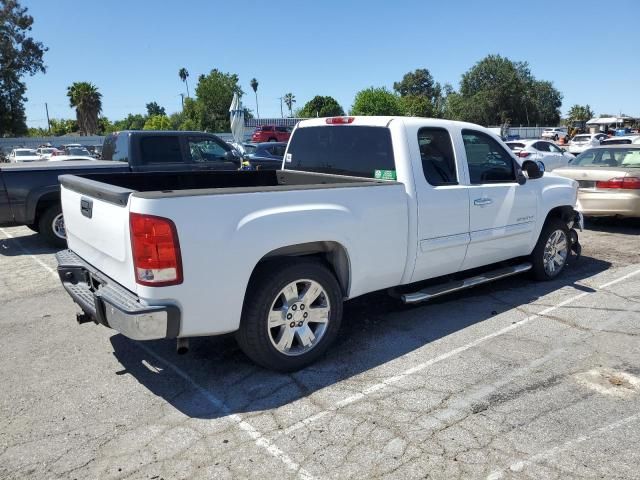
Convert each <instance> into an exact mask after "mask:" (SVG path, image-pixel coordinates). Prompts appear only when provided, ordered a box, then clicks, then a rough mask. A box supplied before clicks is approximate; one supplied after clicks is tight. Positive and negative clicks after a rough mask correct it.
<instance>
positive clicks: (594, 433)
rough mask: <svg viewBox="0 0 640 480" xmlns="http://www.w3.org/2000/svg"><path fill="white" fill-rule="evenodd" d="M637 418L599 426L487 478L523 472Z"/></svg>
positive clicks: (632, 416) (496, 479) (638, 416)
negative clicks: (505, 473)
mask: <svg viewBox="0 0 640 480" xmlns="http://www.w3.org/2000/svg"><path fill="white" fill-rule="evenodd" d="M636 420H640V414H637V415H631V416H630V417H626V418H623V419H622V420H618V421H617V422H613V423H610V424H609V425H605V426H604V427H600V428H597V429H595V430H593V431H591V432H590V433H589V434H587V435H580V436H579V437H577V438H574V439H573V440H569V441H568V442H565V443H563V444H562V445H559V446H557V447H553V448H551V449H549V450H546V451H544V452H540V453H537V454H536V455H533V456H531V457H529V458H528V459H527V460H521V461H519V462H514V463H512V464H511V465H509V466H508V467H507V468H502V469H499V470H494V471H493V472H491V473H490V474H489V475H487V480H498V479H500V478H502V477H503V476H504V472H506V471H507V470H511V471H512V472H521V471H522V470H524V468H525V467H528V466H530V465H533V464H535V463H537V462H539V461H540V460H544V459H548V458H551V457H553V456H554V455H556V454H558V453H560V452H563V451H565V450H567V449H568V448H571V447H573V446H574V445H578V444H580V443H582V442H586V441H587V440H591V439H592V438H595V437H599V436H600V435H602V434H603V433H606V432H610V431H612V430H616V429H617V428H619V427H623V426H625V425H628V424H629V423H632V422H635V421H636Z"/></svg>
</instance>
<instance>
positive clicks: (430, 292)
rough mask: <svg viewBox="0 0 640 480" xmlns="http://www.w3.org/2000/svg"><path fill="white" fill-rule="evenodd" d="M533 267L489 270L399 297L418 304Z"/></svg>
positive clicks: (525, 265) (524, 265)
mask: <svg viewBox="0 0 640 480" xmlns="http://www.w3.org/2000/svg"><path fill="white" fill-rule="evenodd" d="M532 267H533V265H531V263H529V262H526V263H521V264H519V265H514V266H513V267H505V268H499V269H497V270H491V271H489V272H487V273H484V274H482V275H477V276H475V277H469V278H465V279H464V280H456V281H454V282H448V283H445V284H442V285H435V286H433V287H427V288H424V289H422V290H418V291H417V292H413V293H405V294H403V295H401V296H400V298H401V299H402V301H403V302H404V303H418V302H424V301H427V300H431V299H432V298H435V297H439V296H441V295H446V294H447V293H452V292H457V291H458V290H464V289H465V288H470V287H475V286H476V285H482V284H483V283H489V282H493V281H494V280H498V279H500V278H505V277H510V276H511V275H517V274H518V273H522V272H526V271H528V270H531V268H532Z"/></svg>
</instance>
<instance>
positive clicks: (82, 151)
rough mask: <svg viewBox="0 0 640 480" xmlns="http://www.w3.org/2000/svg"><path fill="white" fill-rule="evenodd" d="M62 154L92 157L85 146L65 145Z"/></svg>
mask: <svg viewBox="0 0 640 480" xmlns="http://www.w3.org/2000/svg"><path fill="white" fill-rule="evenodd" d="M63 155H68V156H69V155H70V156H75V157H92V155H91V152H90V151H89V150H87V149H86V148H85V147H65V149H64V152H63Z"/></svg>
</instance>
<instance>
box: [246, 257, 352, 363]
mask: <svg viewBox="0 0 640 480" xmlns="http://www.w3.org/2000/svg"><path fill="white" fill-rule="evenodd" d="M259 268H260V269H259V271H257V272H256V273H255V274H254V276H253V278H252V280H251V282H250V283H249V287H248V289H247V294H246V295H245V303H244V308H243V312H242V319H241V322H240V330H239V331H238V333H237V340H238V344H239V345H240V348H241V349H242V350H243V351H244V353H245V354H246V355H247V356H248V357H249V358H251V359H252V360H253V361H254V362H256V363H257V364H259V365H262V366H263V367H266V368H269V369H273V370H278V371H282V372H291V371H295V370H299V369H301V368H303V367H305V366H307V365H309V364H310V363H312V362H314V361H315V360H316V359H317V358H318V357H320V356H321V355H322V354H323V353H324V352H325V351H326V349H327V348H328V347H329V345H330V344H331V343H332V342H333V341H334V340H335V338H336V335H337V333H338V329H339V328H340V321H341V318H342V293H341V290H340V286H339V284H338V282H337V280H336V278H335V277H334V275H333V273H332V272H331V271H330V270H329V269H328V268H327V267H326V266H325V265H324V264H323V263H321V262H319V261H316V260H310V259H293V258H292V259H282V260H278V261H273V262H269V263H267V264H265V265H263V266H262V267H259Z"/></svg>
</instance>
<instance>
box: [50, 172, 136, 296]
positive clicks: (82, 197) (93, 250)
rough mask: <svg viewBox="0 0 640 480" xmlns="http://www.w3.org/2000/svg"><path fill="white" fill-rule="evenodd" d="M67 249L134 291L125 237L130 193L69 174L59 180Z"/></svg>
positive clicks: (127, 227)
mask: <svg viewBox="0 0 640 480" xmlns="http://www.w3.org/2000/svg"><path fill="white" fill-rule="evenodd" d="M60 183H61V192H60V195H61V202H62V213H63V215H64V223H65V228H66V232H67V243H68V245H69V248H70V249H71V250H73V251H74V252H75V253H76V254H77V255H79V256H80V257H81V258H82V259H83V260H84V261H86V262H87V263H89V264H91V265H92V266H94V267H95V268H96V269H97V270H99V271H100V272H102V273H103V274H105V275H106V276H108V277H110V278H111V279H113V280H115V281H116V282H118V283H119V284H121V285H122V286H124V287H126V288H128V289H129V290H131V291H133V292H135V291H136V282H135V279H134V271H133V261H132V259H131V241H130V238H129V202H128V199H129V195H130V194H131V193H132V191H131V190H126V189H123V188H120V187H116V186H112V185H107V184H104V183H100V182H95V181H92V180H87V179H84V178H80V177H74V176H72V175H63V176H61V177H60Z"/></svg>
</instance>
